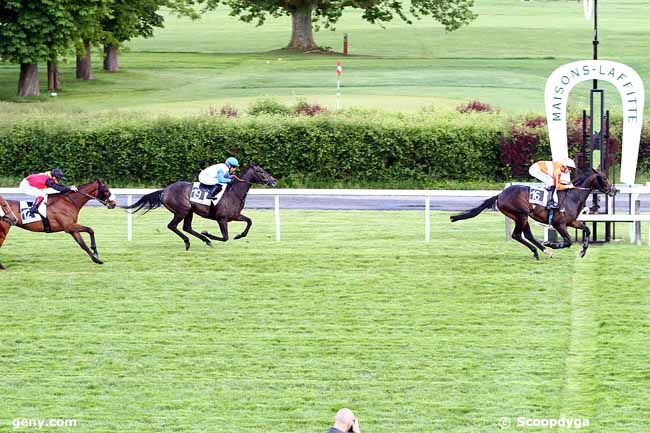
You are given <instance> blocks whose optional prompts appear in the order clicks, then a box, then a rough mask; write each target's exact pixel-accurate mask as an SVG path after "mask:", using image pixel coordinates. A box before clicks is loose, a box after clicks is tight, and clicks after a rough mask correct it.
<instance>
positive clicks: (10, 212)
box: [0, 199, 18, 224]
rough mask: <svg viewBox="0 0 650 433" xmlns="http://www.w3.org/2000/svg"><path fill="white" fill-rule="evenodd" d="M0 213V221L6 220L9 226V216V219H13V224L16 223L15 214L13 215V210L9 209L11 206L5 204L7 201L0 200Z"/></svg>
mask: <svg viewBox="0 0 650 433" xmlns="http://www.w3.org/2000/svg"><path fill="white" fill-rule="evenodd" d="M0 211H1V212H2V216H0V220H6V221H7V222H8V223H9V224H11V219H10V218H9V215H11V217H13V219H14V221H15V223H14V224H17V223H18V218H17V217H16V214H15V213H14V211H13V209H11V206H9V203H7V200H5V199H2V203H0ZM7 211H8V212H7Z"/></svg>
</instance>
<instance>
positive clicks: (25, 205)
mask: <svg viewBox="0 0 650 433" xmlns="http://www.w3.org/2000/svg"><path fill="white" fill-rule="evenodd" d="M32 204H34V202H33V201H24V200H21V201H20V221H21V222H22V224H31V223H34V222H38V221H41V222H42V224H43V231H44V232H46V233H50V232H51V231H52V229H51V227H50V220H49V219H47V206H46V200H43V202H42V203H41V204H40V206H39V207H38V210H37V211H36V213H35V214H34V215H33V216H32V215H30V213H29V210H30V208H31V207H32Z"/></svg>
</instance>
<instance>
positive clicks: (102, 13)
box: [73, 0, 113, 80]
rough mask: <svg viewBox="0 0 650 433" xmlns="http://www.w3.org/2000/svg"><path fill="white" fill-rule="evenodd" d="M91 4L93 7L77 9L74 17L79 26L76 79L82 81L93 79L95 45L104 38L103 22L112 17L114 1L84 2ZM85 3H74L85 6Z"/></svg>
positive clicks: (90, 0) (85, 0) (95, 0)
mask: <svg viewBox="0 0 650 433" xmlns="http://www.w3.org/2000/svg"><path fill="white" fill-rule="evenodd" d="M84 2H91V3H92V6H91V7H87V6H86V7H85V8H75V10H74V16H75V23H76V26H77V31H78V37H79V40H78V41H77V68H76V77H77V79H82V80H92V79H93V69H92V62H91V52H92V46H93V44H96V43H99V42H100V40H101V37H102V20H104V19H106V18H107V17H108V16H109V15H110V11H111V9H110V7H111V5H112V3H113V0H84ZM84 2H76V1H75V2H73V4H74V5H76V6H79V5H80V4H81V5H83V3H84Z"/></svg>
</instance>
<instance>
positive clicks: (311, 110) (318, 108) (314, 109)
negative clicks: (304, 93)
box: [293, 100, 327, 116]
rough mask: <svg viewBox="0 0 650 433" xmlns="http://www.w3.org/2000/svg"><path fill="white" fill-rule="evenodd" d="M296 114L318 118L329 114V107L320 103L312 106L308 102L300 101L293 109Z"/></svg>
mask: <svg viewBox="0 0 650 433" xmlns="http://www.w3.org/2000/svg"><path fill="white" fill-rule="evenodd" d="M293 111H294V113H296V114H298V115H302V116H316V115H318V114H323V113H326V112H327V107H324V106H322V105H320V104H318V103H315V104H310V103H309V102H307V101H304V100H300V101H298V103H297V104H296V105H295V107H294V108H293Z"/></svg>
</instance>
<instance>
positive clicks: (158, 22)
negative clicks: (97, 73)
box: [101, 0, 198, 72]
mask: <svg viewBox="0 0 650 433" xmlns="http://www.w3.org/2000/svg"><path fill="white" fill-rule="evenodd" d="M161 7H166V8H168V9H171V10H173V11H175V12H176V13H178V14H179V15H186V16H190V17H192V18H197V17H198V14H197V12H196V11H195V9H194V8H192V7H191V1H190V0H114V1H113V3H112V4H111V10H110V13H109V15H108V16H107V17H105V18H104V19H103V20H102V22H101V26H102V30H103V34H102V40H101V42H102V44H103V45H104V70H106V71H109V72H115V71H117V69H118V53H119V47H120V45H121V44H122V43H123V42H126V41H128V40H130V39H131V38H134V37H138V36H141V37H144V38H150V37H152V36H153V32H154V29H155V28H156V27H162V26H163V22H164V18H163V16H162V15H160V14H158V11H159V10H160V8H161Z"/></svg>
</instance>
